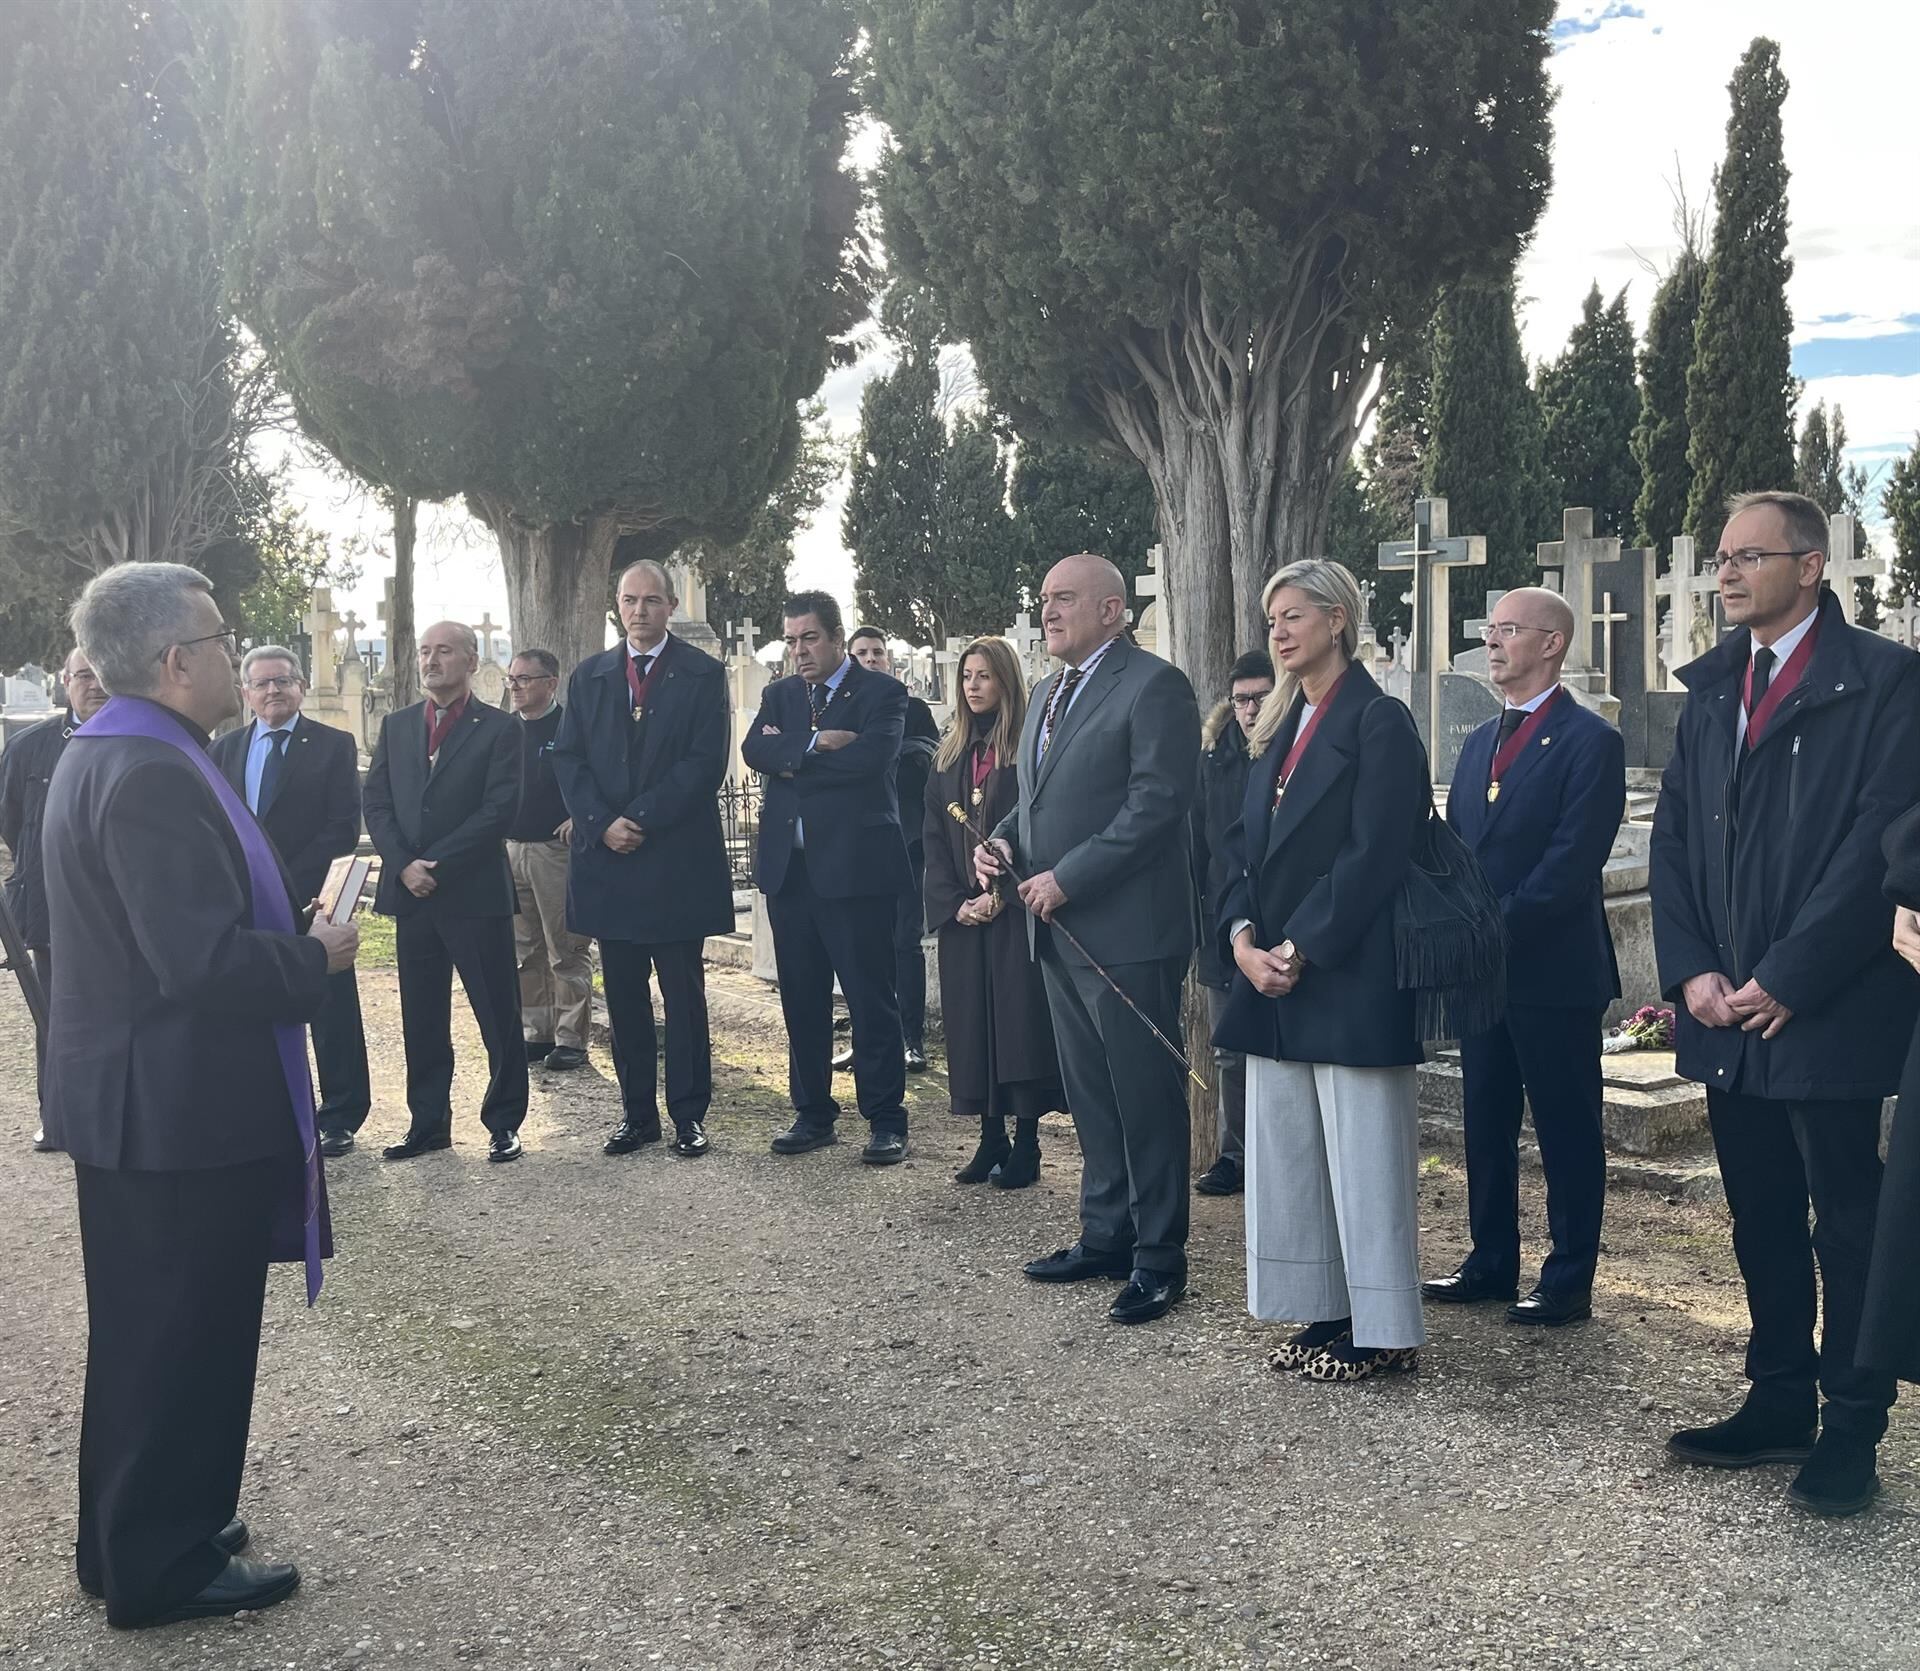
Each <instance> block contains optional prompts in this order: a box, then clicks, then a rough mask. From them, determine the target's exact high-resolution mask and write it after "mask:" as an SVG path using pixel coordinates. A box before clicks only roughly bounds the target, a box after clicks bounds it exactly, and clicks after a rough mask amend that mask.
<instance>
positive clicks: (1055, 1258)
mask: <svg viewBox="0 0 1920 1671" xmlns="http://www.w3.org/2000/svg"><path fill="white" fill-rule="evenodd" d="M1022 1268H1023V1269H1024V1270H1025V1271H1026V1273H1027V1275H1028V1276H1030V1277H1032V1278H1033V1280H1034V1281H1035V1282H1085V1281H1086V1280H1087V1279H1088V1278H1089V1277H1097V1276H1101V1277H1106V1278H1107V1279H1108V1280H1109V1281H1115V1282H1117V1281H1123V1280H1125V1279H1126V1278H1127V1277H1130V1276H1131V1275H1133V1255H1132V1253H1131V1252H1128V1253H1102V1252H1099V1251H1098V1250H1096V1249H1094V1248H1090V1247H1088V1246H1087V1245H1086V1243H1084V1242H1075V1243H1074V1244H1073V1246H1072V1247H1063V1248H1061V1249H1060V1251H1059V1252H1057V1253H1049V1254H1048V1255H1046V1257H1045V1258H1043V1259H1030V1260H1028V1261H1027V1263H1026V1265H1025V1266H1024V1267H1022Z"/></svg>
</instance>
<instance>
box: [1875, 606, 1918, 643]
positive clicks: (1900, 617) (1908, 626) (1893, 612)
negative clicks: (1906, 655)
mask: <svg viewBox="0 0 1920 1671" xmlns="http://www.w3.org/2000/svg"><path fill="white" fill-rule="evenodd" d="M1880 632H1881V635H1882V636H1883V637H1886V638H1891V639H1892V640H1893V641H1894V643H1896V644H1904V645H1906V647H1907V648H1908V649H1909V650H1920V604H1915V603H1890V604H1883V605H1881V608H1880Z"/></svg>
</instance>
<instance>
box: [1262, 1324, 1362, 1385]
mask: <svg viewBox="0 0 1920 1671" xmlns="http://www.w3.org/2000/svg"><path fill="white" fill-rule="evenodd" d="M1352 1333H1353V1319H1352V1318H1351V1317H1337V1318H1335V1319H1334V1320H1333V1321H1332V1322H1329V1323H1309V1324H1308V1325H1307V1326H1306V1327H1305V1328H1304V1329H1302V1330H1301V1331H1300V1332H1299V1333H1298V1334H1297V1335H1295V1336H1294V1337H1293V1338H1292V1339H1291V1340H1289V1341H1288V1342H1287V1343H1286V1344H1285V1345H1283V1346H1279V1347H1276V1348H1275V1349H1274V1350H1273V1351H1271V1352H1269V1353H1268V1354H1267V1368H1269V1369H1271V1370H1273V1371H1274V1372H1275V1373H1276V1374H1280V1375H1285V1374H1290V1373H1291V1372H1292V1371H1294V1370H1297V1369H1305V1368H1306V1367H1307V1364H1308V1363H1309V1362H1310V1361H1311V1360H1312V1359H1313V1358H1314V1357H1315V1356H1317V1355H1318V1354H1319V1353H1320V1352H1322V1351H1324V1350H1325V1349H1326V1348H1327V1347H1329V1346H1337V1345H1338V1344H1339V1343H1340V1342H1341V1341H1343V1340H1346V1339H1348V1338H1350V1337H1351V1335H1352Z"/></svg>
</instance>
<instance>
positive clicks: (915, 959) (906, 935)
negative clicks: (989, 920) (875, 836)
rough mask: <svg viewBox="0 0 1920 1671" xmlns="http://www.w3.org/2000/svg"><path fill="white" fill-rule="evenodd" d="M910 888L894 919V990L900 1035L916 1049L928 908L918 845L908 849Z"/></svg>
mask: <svg viewBox="0 0 1920 1671" xmlns="http://www.w3.org/2000/svg"><path fill="white" fill-rule="evenodd" d="M907 863H908V864H909V865H910V866H911V867H912V869H913V886H912V887H910V888H908V889H907V891H906V892H905V893H903V894H901V896H900V899H899V902H898V904H897V905H896V906H895V909H894V918H893V990H894V995H895V996H896V997H897V998H898V1000H899V1003H900V1034H901V1037H902V1038H903V1039H905V1041H906V1042H907V1043H908V1044H909V1045H911V1046H912V1047H913V1048H914V1049H915V1050H924V1049H925V1048H926V1043H927V954H926V953H925V952H924V951H923V950H922V949H921V946H920V936H921V935H922V933H924V932H925V928H926V921H927V907H926V903H925V901H924V899H923V898H922V889H923V888H924V886H925V884H926V878H927V861H926V854H925V850H924V849H923V848H922V847H921V845H920V843H919V842H917V841H915V842H910V843H908V846H907Z"/></svg>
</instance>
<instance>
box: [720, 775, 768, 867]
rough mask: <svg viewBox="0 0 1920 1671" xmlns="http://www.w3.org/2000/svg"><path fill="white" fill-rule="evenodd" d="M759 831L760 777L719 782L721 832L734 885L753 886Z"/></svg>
mask: <svg viewBox="0 0 1920 1671" xmlns="http://www.w3.org/2000/svg"><path fill="white" fill-rule="evenodd" d="M759 833H760V779H759V778H758V777H757V776H749V777H746V778H743V779H742V780H741V781H740V782H738V783H723V784H721V785H720V834H721V837H722V839H724V840H725V842H726V844H727V863H728V865H729V866H730V867H731V868H732V870H733V885H734V886H735V887H736V888H751V887H752V886H753V844H754V841H755V839H756V838H757V837H758V835H759Z"/></svg>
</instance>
